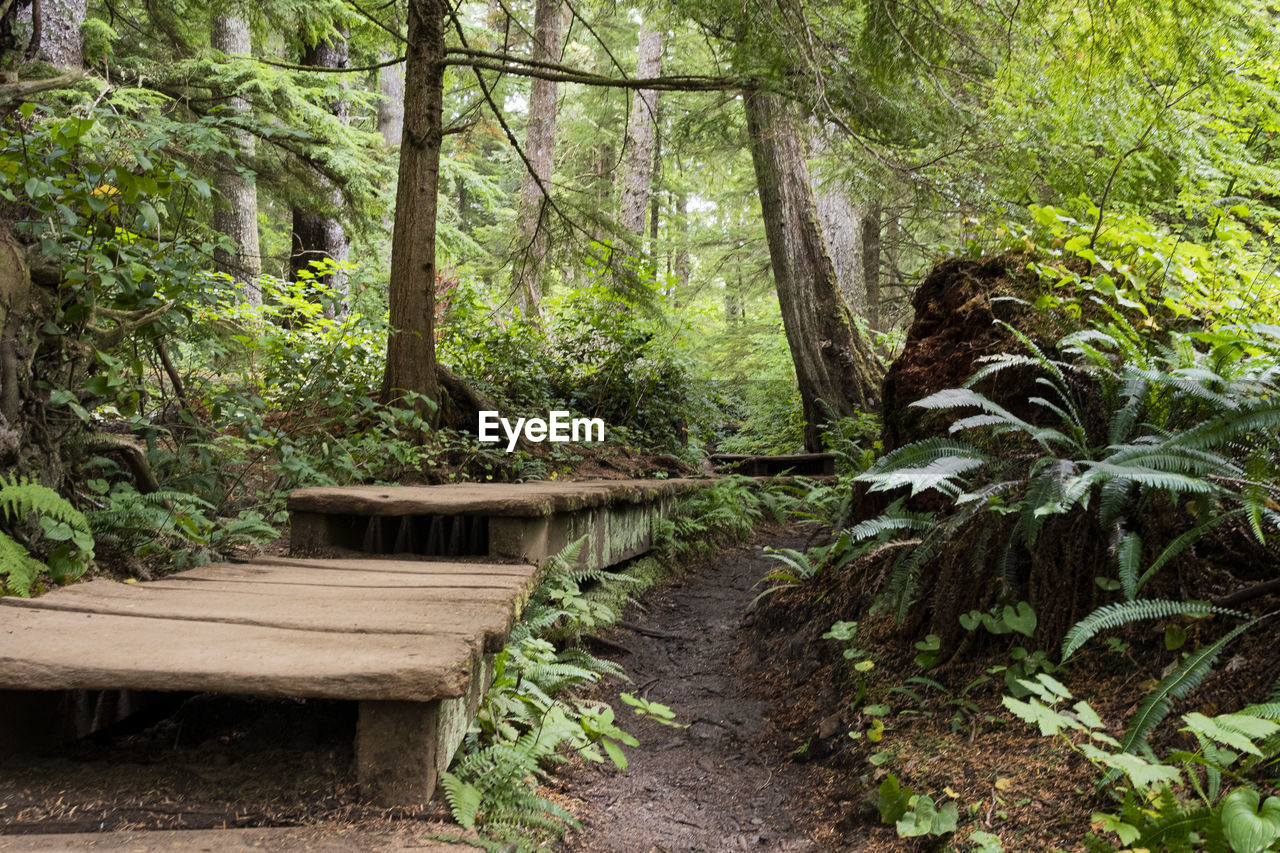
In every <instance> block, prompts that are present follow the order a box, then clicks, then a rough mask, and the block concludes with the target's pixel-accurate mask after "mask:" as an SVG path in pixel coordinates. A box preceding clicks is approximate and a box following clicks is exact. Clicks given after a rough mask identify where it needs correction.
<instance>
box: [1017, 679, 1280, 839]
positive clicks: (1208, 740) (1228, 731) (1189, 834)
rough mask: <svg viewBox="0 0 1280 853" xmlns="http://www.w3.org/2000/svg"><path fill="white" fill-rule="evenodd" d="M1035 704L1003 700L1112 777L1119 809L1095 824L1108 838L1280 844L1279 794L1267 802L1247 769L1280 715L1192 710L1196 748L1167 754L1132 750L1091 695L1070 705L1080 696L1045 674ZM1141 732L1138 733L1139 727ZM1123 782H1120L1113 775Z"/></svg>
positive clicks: (1032, 685)
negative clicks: (1095, 707) (1110, 732)
mask: <svg viewBox="0 0 1280 853" xmlns="http://www.w3.org/2000/svg"><path fill="white" fill-rule="evenodd" d="M1023 686H1024V687H1025V688H1026V690H1027V691H1028V693H1030V694H1033V696H1032V698H1031V699H1029V700H1028V701H1025V702H1024V701H1021V700H1018V699H1015V698H1013V697H1010V696H1006V697H1005V698H1004V705H1005V707H1006V708H1008V709H1009V710H1010V711H1011V712H1012V713H1013V714H1014V715H1015V716H1017V717H1019V718H1020V719H1022V720H1023V721H1024V722H1027V723H1029V724H1031V725H1034V726H1036V727H1037V728H1038V729H1039V730H1040V733H1041V734H1042V735H1044V736H1047V737H1056V738H1058V739H1059V740H1060V742H1062V743H1063V744H1064V745H1065V746H1067V747H1068V748H1070V749H1072V750H1074V751H1076V752H1078V753H1079V754H1080V755H1082V756H1083V757H1084V758H1086V759H1087V760H1088V761H1090V762H1091V763H1092V764H1093V765H1094V766H1095V767H1097V768H1098V770H1099V772H1100V773H1102V774H1103V775H1104V781H1109V782H1112V784H1109V785H1108V786H1107V788H1106V790H1107V794H1108V796H1110V797H1111V798H1112V800H1113V801H1114V802H1115V803H1116V805H1117V806H1118V810H1117V811H1116V812H1099V813H1097V814H1095V815H1094V816H1093V824H1094V826H1095V828H1097V829H1099V830H1100V831H1101V832H1102V833H1104V836H1106V835H1115V836H1116V837H1117V838H1118V840H1119V843H1120V846H1121V847H1123V848H1126V849H1139V848H1146V849H1151V850H1155V849H1164V850H1193V849H1200V846H1201V845H1202V844H1203V845H1204V846H1205V847H1206V848H1207V849H1215V850H1216V849H1220V850H1230V851H1233V853H1243V851H1252V853H1262V851H1266V850H1274V849H1276V848H1275V846H1274V845H1275V844H1276V842H1277V841H1280V798H1276V797H1267V798H1265V800H1264V799H1263V797H1262V796H1261V795H1260V794H1259V792H1258V790H1257V789H1256V788H1255V787H1254V785H1253V783H1252V782H1251V781H1250V780H1249V779H1247V778H1246V777H1245V776H1244V775H1243V773H1242V772H1241V771H1242V770H1243V769H1244V764H1243V763H1242V761H1241V759H1242V758H1245V757H1249V756H1253V757H1258V756H1261V755H1262V754H1263V750H1262V748H1261V747H1260V746H1259V744H1260V743H1261V742H1264V741H1266V740H1267V739H1269V738H1273V737H1274V736H1275V735H1276V734H1277V733H1280V716H1277V715H1275V714H1269V715H1268V714H1262V713H1249V712H1248V709H1246V711H1245V712H1241V713H1238V714H1219V715H1218V716H1216V717H1207V716H1205V715H1203V714H1197V713H1191V714H1186V715H1184V716H1183V718H1182V720H1183V723H1184V724H1185V725H1184V727H1183V729H1182V731H1184V732H1186V733H1188V734H1189V735H1191V736H1192V737H1193V738H1194V740H1195V742H1196V744H1197V748H1196V749H1195V750H1185V749H1179V750H1173V751H1171V752H1170V753H1169V755H1168V756H1167V757H1166V758H1165V759H1164V760H1163V761H1162V760H1159V759H1157V758H1156V756H1155V755H1154V754H1151V753H1150V752H1148V755H1147V757H1146V758H1142V757H1139V756H1136V755H1133V754H1130V753H1129V752H1128V751H1127V750H1126V748H1125V746H1124V745H1123V744H1121V743H1120V742H1118V741H1116V740H1115V739H1114V738H1112V737H1111V736H1110V735H1108V734H1106V731H1105V729H1106V725H1105V723H1104V722H1103V720H1102V719H1101V717H1099V716H1098V714H1097V713H1096V712H1095V711H1094V710H1093V708H1092V707H1090V706H1089V704H1088V703H1087V702H1084V701H1078V702H1076V703H1075V704H1074V705H1072V706H1071V708H1070V709H1069V710H1068V709H1066V708H1064V707H1060V706H1062V705H1064V704H1065V703H1066V702H1069V701H1070V700H1071V699H1072V698H1073V697H1072V695H1071V692H1070V691H1069V690H1067V688H1066V687H1064V686H1063V685H1062V684H1061V683H1059V682H1057V681H1055V680H1054V679H1052V678H1050V677H1049V676H1046V675H1039V676H1037V677H1036V678H1035V679H1033V680H1027V681H1024V682H1023ZM1131 734H1132V730H1131ZM1116 779H1119V780H1122V783H1120V784H1116V783H1114V781H1113V780H1116ZM1087 846H1088V847H1089V849H1091V850H1095V849H1096V850H1111V851H1114V850H1116V849H1119V848H1117V847H1116V846H1115V845H1113V844H1111V843H1110V842H1109V841H1108V840H1106V839H1105V837H1099V836H1091V838H1090V841H1089V844H1088V845H1087Z"/></svg>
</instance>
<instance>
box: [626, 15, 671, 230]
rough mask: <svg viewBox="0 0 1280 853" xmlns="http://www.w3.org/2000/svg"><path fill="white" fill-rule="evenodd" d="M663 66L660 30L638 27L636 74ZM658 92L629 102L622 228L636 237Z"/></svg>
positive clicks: (640, 93) (649, 172)
mask: <svg viewBox="0 0 1280 853" xmlns="http://www.w3.org/2000/svg"><path fill="white" fill-rule="evenodd" d="M661 66H662V33H660V32H658V31H656V30H650V29H648V28H647V26H642V27H641V28H640V44H639V50H638V52H637V57H636V77H637V78H640V79H647V78H650V77H657V76H658V74H659V73H660V71H661ZM657 116H658V93H657V92H656V91H654V90H653V89H637V90H636V93H635V95H634V96H633V98H632V101H631V122H630V124H629V125H628V126H627V156H626V161H625V163H624V165H623V172H622V209H621V214H620V216H619V221H620V222H621V224H622V227H623V228H625V229H626V230H627V231H629V232H631V233H632V234H635V235H636V236H637V237H640V236H643V234H644V213H645V208H646V207H647V206H648V203H649V184H650V179H651V178H652V176H653V144H654V137H655V132H656V130H657Z"/></svg>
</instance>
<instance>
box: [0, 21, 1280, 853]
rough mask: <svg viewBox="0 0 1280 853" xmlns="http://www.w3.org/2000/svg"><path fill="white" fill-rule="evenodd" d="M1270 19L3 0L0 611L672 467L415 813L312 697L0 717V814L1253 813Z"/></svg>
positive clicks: (1025, 834)
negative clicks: (805, 468)
mask: <svg viewBox="0 0 1280 853" xmlns="http://www.w3.org/2000/svg"><path fill="white" fill-rule="evenodd" d="M1278 32H1280V7H1278V6H1276V5H1275V4H1274V3H1273V2H1271V0H1202V2H1196V3H1186V2H1182V0H1145V2H1137V0H1110V1H1109V2H1106V3H1097V2H1094V0H1078V2H1074V3H1067V4H1062V3H1047V2H1044V0H1031V1H1030V2H1022V0H809V2H804V0H737V2H728V0H671V2H667V3H662V4H656V3H644V2H634V3H626V2H605V0H472V2H463V0H385V2H382V3H372V2H369V0H316V1H315V2H306V3H303V2H295V0H262V2H260V3H254V4H248V3H236V2H229V0H169V2H158V0H0V605H9V604H11V605H13V606H12V607H6V606H0V627H4V625H5V624H6V620H10V619H12V618H14V614H18V613H22V612H24V611H22V610H21V609H20V608H23V607H29V606H31V605H32V604H33V603H38V602H39V601H40V600H41V599H44V598H45V597H46V596H53V597H54V598H56V597H58V596H63V595H65V594H66V593H68V592H71V591H74V590H76V589H78V588H79V589H89V587H90V586H91V585H92V584H97V583H99V582H100V581H103V582H105V581H111V582H113V583H115V582H121V583H126V584H130V585H133V584H137V585H138V586H141V587H145V586H147V585H148V584H149V583H152V582H162V583H163V582H171V581H165V579H166V578H168V577H169V576H171V575H173V574H174V573H180V572H187V571H190V570H193V569H200V568H207V567H209V566H211V565H214V566H217V565H224V564H243V563H246V562H249V561H252V560H255V559H259V558H260V557H263V556H264V555H265V556H266V557H269V558H281V555H285V554H286V552H288V551H289V537H290V533H291V509H296V506H295V505H294V504H292V503H291V498H290V496H291V494H294V493H295V492H296V491H297V490H299V489H309V488H313V487H326V488H330V489H343V488H352V487H371V486H378V487H387V488H391V487H395V486H444V485H446V484H476V485H483V486H485V487H486V488H490V487H493V488H497V487H498V486H502V487H510V488H511V489H517V488H536V487H547V488H549V487H552V486H554V487H557V488H558V487H560V484H573V483H579V482H585V481H591V482H595V481H610V482H612V481H618V482H623V481H625V482H626V483H632V482H633V481H672V486H673V488H674V487H675V485H676V482H675V481H679V483H681V484H683V483H685V481H696V483H695V485H696V488H695V487H694V486H689V487H688V490H686V491H682V492H680V493H679V497H678V498H675V499H673V500H674V503H672V504H671V506H670V507H667V505H666V504H663V505H662V506H663V507H666V508H665V509H663V510H662V511H661V512H657V513H656V514H655V515H654V516H653V518H652V521H651V522H646V523H651V524H652V527H653V534H652V542H651V543H649V545H647V546H646V547H647V548H648V550H647V552H646V553H645V554H644V555H643V556H639V557H635V558H630V557H629V558H628V560H627V561H624V562H618V563H617V564H615V565H609V566H605V567H602V568H594V569H590V570H588V569H584V568H582V565H583V563H582V559H584V558H583V557H582V554H583V553H584V548H586V549H587V550H589V549H590V547H591V546H584V545H583V544H582V542H578V543H577V544H576V545H574V544H570V545H569V546H568V547H567V548H565V549H564V551H562V552H561V553H560V554H558V555H557V556H555V557H554V558H552V559H550V560H548V561H546V562H544V563H542V564H541V568H540V570H539V574H538V577H539V580H538V585H537V586H536V588H534V589H533V590H532V592H531V593H529V594H528V595H527V596H526V598H527V600H522V601H521V602H520V604H521V605H522V606H523V613H522V614H521V615H520V618H519V619H518V620H517V621H516V622H514V624H513V625H510V626H509V636H508V637H506V643H505V646H504V647H503V648H502V650H501V651H500V652H498V653H497V657H496V661H497V663H496V665H495V667H494V668H493V670H492V673H491V675H492V684H491V686H490V687H489V688H488V691H487V693H485V694H484V696H483V697H482V700H481V701H480V703H479V706H478V710H477V711H476V712H475V713H474V714H473V717H474V718H473V719H471V720H470V726H469V728H468V729H467V731H466V735H465V738H464V739H463V740H462V745H461V748H460V750H459V752H458V754H457V756H456V757H455V758H454V759H453V762H452V764H451V765H449V769H448V770H447V771H445V772H442V773H441V775H440V786H439V789H438V791H437V794H436V796H435V798H434V799H433V800H431V801H430V802H423V803H417V804H414V805H413V806H412V807H409V808H396V809H385V808H377V807H375V806H373V805H370V804H368V803H367V802H365V801H364V800H362V797H361V794H360V786H359V785H358V784H357V783H356V781H355V779H356V777H355V775H353V774H355V772H356V771H355V770H353V769H352V768H353V764H354V763H358V762H357V760H356V759H353V758H352V755H351V753H350V750H351V746H350V744H349V743H347V742H346V741H343V742H342V745H341V746H339V747H333V748H330V746H331V745H330V741H329V740H327V738H329V737H330V736H331V735H330V732H329V730H330V729H332V728H335V727H341V726H347V727H348V728H349V727H350V726H351V725H352V722H351V719H350V715H351V714H352V713H354V712H353V711H351V710H350V709H349V708H348V709H346V710H343V709H344V708H346V707H347V706H345V705H342V703H337V702H334V703H332V704H331V705H330V704H325V703H324V702H319V701H316V702H313V701H311V700H302V699H296V700H295V699H290V698H276V699H271V700H268V699H266V698H261V697H259V698H257V699H235V700H234V701H232V700H231V699H228V700H226V701H227V702H228V703H231V704H228V705H225V706H224V705H222V704H218V703H221V702H223V700H222V699H216V700H211V699H207V698H200V697H196V698H185V699H184V700H183V701H184V702H185V704H182V705H181V706H172V707H169V709H168V711H167V712H166V713H167V714H169V716H168V717H167V718H165V717H162V716H157V715H153V717H152V718H149V719H148V720H147V722H146V725H145V726H143V725H141V724H139V725H136V726H134V728H133V729H132V730H130V731H128V732H126V733H125V734H123V735H110V737H113V738H114V740H112V739H110V737H107V736H102V737H98V736H95V737H96V740H94V739H89V740H91V741H92V743H91V744H90V745H84V744H79V742H78V743H77V745H73V746H72V747H69V748H70V749H72V750H73V752H72V753H70V754H71V755H72V758H70V759H67V758H66V757H65V756H64V757H62V758H53V759H51V758H48V757H42V758H39V759H28V758H24V757H21V756H20V755H19V754H18V753H19V751H14V752H13V754H12V755H10V754H8V751H9V748H8V742H7V741H6V740H5V736H4V734H3V733H2V732H0V744H4V746H3V748H2V749H0V753H2V754H0V847H4V846H5V844H4V841H5V839H6V837H7V836H12V837H13V838H18V837H19V836H22V835H28V834H32V833H58V832H63V833H88V832H105V833H112V832H118V831H126V830H127V831H135V830H136V831H160V830H166V831H171V830H178V829H184V830H192V831H194V830H197V829H199V830H208V831H224V832H225V831H232V830H234V831H237V832H239V831H244V832H252V831H262V832H268V831H277V830H278V831H282V832H283V831H285V830H288V831H290V832H297V831H301V830H302V829H305V830H306V831H307V832H314V833H316V835H315V836H314V837H312V836H306V838H305V839H302V836H294V835H289V836H287V838H286V836H279V837H278V838H277V840H276V841H274V842H271V843H274V844H276V845H277V846H276V847H273V848H271V849H344V848H345V849H404V848H402V847H396V846H394V845H393V844H392V842H393V841H395V842H396V843H400V842H406V839H413V840H414V841H415V843H416V842H417V841H420V840H422V839H424V838H426V839H430V843H441V844H444V843H459V844H463V845H471V846H474V847H482V848H485V849H489V850H502V851H508V850H535V849H559V850H583V851H587V850H649V849H655V850H733V849H746V848H748V847H750V848H751V849H761V850H779V851H793V850H794V851H802V850H805V851H807V850H872V851H876V850H884V851H924V850H957V851H982V852H983V853H992V851H1000V850H1009V851H1015V850H1026V851H1039V850H1063V851H1076V850H1085V851H1135V853H1136V851H1149V853H1155V851H1165V850H1168V851H1192V850H1205V851H1224V852H1225V853H1263V851H1280V648H1278V647H1277V645H1276V643H1275V637H1276V636H1277V623H1276V622H1275V621H1273V620H1274V617H1276V616H1277V615H1278V614H1280V569H1278V568H1277V567H1278V566H1280V562H1278V558H1280V550H1278V546H1277V544H1276V543H1277V537H1278V536H1280V393H1278V392H1280V243H1278V240H1277V232H1276V229H1277V226H1278V225H1280V160H1278V159H1277V156H1278V155H1280V150H1278V149H1280V38H1277V33H1278ZM517 422H519V423H520V424H521V426H517V425H516V424H517ZM538 424H541V427H538ZM593 424H594V425H602V427H603V440H596V439H597V438H599V433H598V432H595V431H594V430H593V427H592V426H591V425H593ZM570 425H572V429H571V430H570ZM579 427H586V428H585V429H584V430H583V431H582V433H583V435H584V436H585V438H580V436H579ZM538 429H540V430H541V432H540V433H539V432H538ZM557 429H558V430H559V432H557V431H556V430H557ZM548 432H550V433H551V437H552V439H553V440H550V441H548V440H545V439H546V437H547V434H548ZM561 438H566V440H561ZM808 454H826V455H825V456H823V457H821V458H822V459H826V460H828V461H829V462H833V463H834V472H835V473H834V474H823V475H819V474H813V475H798V474H796V473H794V472H792V471H790V470H789V469H788V470H787V471H784V473H783V474H782V475H780V476H773V477H749V476H745V475H744V474H742V473H733V472H732V470H731V466H730V468H726V467H725V460H726V459H731V460H741V459H754V458H756V457H788V458H791V457H794V459H795V460H797V461H796V462H794V463H780V464H787V465H789V464H796V465H798V464H800V463H799V461H798V460H801V459H808V458H819V457H810V456H808ZM746 464H747V463H745V462H744V463H743V465H744V468H743V471H744V472H745V471H746V468H745V465H746ZM537 484H541V486H538V485H537ZM680 488H681V489H684V488H685V486H683V485H682V486H680ZM514 493H515V492H514V491H513V492H512V494H514ZM672 494H675V492H673V493H672ZM369 529H370V530H371V531H372V530H373V529H374V528H373V527H372V526H370V528H369ZM458 529H459V530H461V529H462V528H458ZM467 529H468V530H471V529H472V528H467ZM476 529H478V528H476ZM293 535H294V542H295V544H296V543H297V541H298V539H297V530H294V531H293ZM378 535H379V536H380V535H381V534H380V533H379V534H378ZM459 535H461V534H459ZM476 535H478V534H476ZM368 536H373V534H372V533H370V534H368ZM368 536H367V537H366V540H367V539H368ZM403 538H404V534H401V539H402V540H403ZM366 550H368V549H367V548H366ZM392 550H400V549H399V547H398V546H397V547H396V548H394V549H392ZM379 553H381V552H379ZM424 553H425V552H424ZM455 553H456V552H455ZM348 556H349V555H348ZM354 594H355V593H353V595H354ZM50 600H53V599H50ZM700 602H701V603H700ZM517 609H519V607H517ZM664 620H665V621H664ZM726 620H727V621H726ZM722 623H723V624H722ZM12 624H16V623H12ZM9 633H10V634H12V633H13V631H12V625H11V630H10V631H9ZM351 636H353V637H355V638H357V642H358V638H359V637H361V636H364V635H363V634H353V635H351ZM8 642H10V641H8V640H5V639H4V638H3V635H0V687H5V688H14V687H15V684H16V682H15V681H14V680H13V679H12V678H10V677H9V676H6V675H4V671H5V670H6V669H10V670H12V668H13V667H14V666H15V665H16V664H14V662H13V661H14V656H12V655H9V654H8V653H6V652H5V651H4V645H5V644H7V643H8ZM61 642H62V639H61V638H58V637H51V638H50V639H49V640H48V642H47V645H57V644H59V643H61ZM19 663H20V662H19ZM14 671H16V670H14ZM700 679H701V680H700ZM22 686H23V688H24V689H28V688H29V689H32V690H36V691H39V690H41V689H42V687H43V685H41V684H40V683H26V682H23V685H22ZM8 692H9V691H8V690H0V706H2V705H3V702H4V701H7V700H5V699H4V696H5V695H6V694H7V693H8ZM482 692H483V691H482ZM713 695H714V696H715V697H718V698H714V699H713V698H708V697H711V696H713ZM236 703H239V704H236ZM706 703H711V704H706ZM717 703H718V704H717ZM0 713H5V714H7V713H8V712H0ZM362 713H363V712H362ZM307 714H312V715H319V716H306V715H307ZM735 714H738V715H745V716H735ZM175 715H176V716H175ZM295 715H301V716H295ZM326 715H329V716H326ZM344 715H346V716H344ZM264 721H265V722H264ZM215 724H216V725H215ZM217 725H221V726H224V727H225V728H224V729H217V731H222V732H223V734H222V735H215V734H208V735H207V736H203V737H204V740H201V739H200V738H201V737H202V736H198V735H197V734H195V732H197V731H204V729H205V728H208V729H209V731H210V732H212V731H214V730H215V729H216V726H217ZM147 726H150V728H147ZM183 732H186V734H185V735H183V734H182V733H183ZM184 737H185V738H187V741H188V743H187V744H185V745H183V744H182V743H180V742H181V741H182V739H183V738H184ZM346 737H347V738H348V740H349V737H350V733H349V732H348V734H347V735H346ZM673 739H674V740H673ZM86 743H88V741H86ZM624 747H625V749H624ZM255 749H256V750H257V752H254V751H253V750H255ZM344 750H345V751H344ZM215 754H216V755H215ZM211 756H215V757H216V760H215V757H211ZM228 756H230V757H228ZM67 761H71V762H72V764H70V765H68V764H66V762H67ZM165 761H169V762H171V765H165V763H164V762H165ZM58 762H63V763H58ZM446 763H447V762H446ZM227 764H229V765H232V766H235V767H240V768H242V769H245V768H247V769H246V772H249V770H252V769H254V768H256V770H255V771H254V773H255V774H256V775H254V778H255V781H254V782H253V783H251V784H247V785H246V784H243V777H241V781H240V782H238V783H234V784H233V783H231V782H226V785H228V786H230V787H222V786H223V781H217V782H215V781H210V780H211V779H212V778H213V776H218V779H219V780H221V776H219V775H218V774H219V773H220V772H221V771H220V770H219V769H218V768H221V767H222V766H223V765H227ZM166 766H172V767H177V768H179V769H178V770H173V771H172V772H173V773H177V774H178V776H181V777H183V778H187V777H189V778H190V779H192V780H195V781H192V782H191V783H190V784H191V785H192V786H194V787H190V788H186V787H182V786H183V785H186V784H187V782H182V783H179V782H177V781H174V778H177V777H173V778H170V777H167V776H166V777H164V778H165V780H166V781H165V782H164V783H163V784H161V783H159V782H156V781H155V779H156V778H159V777H153V776H148V775H147V774H148V773H152V772H161V771H159V770H157V771H153V769H148V768H153V767H156V768H162V769H163V768H164V767H166ZM190 767H196V768H204V769H198V770H197V771H190V770H189V768H190ZM181 768H187V769H181ZM209 768H213V769H212V770H211V769H209ZM206 771H207V772H206ZM163 772H170V771H163ZM251 775H252V774H251ZM628 778H630V779H631V780H632V781H626V780H627V779H628ZM272 786H275V787H272ZM324 786H331V787H332V788H333V790H335V791H336V792H337V793H326V794H320V793H317V791H319V790H321V789H322V788H324ZM673 786H674V788H673ZM682 786H683V787H682ZM326 790H327V789H326ZM672 790H680V791H686V792H692V793H687V796H686V795H685V794H682V795H681V796H686V799H685V800H680V801H677V800H676V799H673V797H674V796H675V795H674V794H672V793H671V791H672ZM157 791H160V792H161V793H159V794H158V793H156V792H157ZM156 797H160V798H161V799H162V800H163V803H162V804H161V805H157V803H160V802H161V799H156ZM7 806H11V808H8V810H7V811H6V807H7ZM77 810H80V816H79V817H75V816H73V813H75V812H76V811H77ZM664 821H665V822H664ZM299 828H301V829H299ZM345 833H352V834H350V835H347V834H345ZM646 833H648V834H646ZM271 837H272V838H276V836H271ZM68 838H70V836H68ZM213 838H214V840H212V841H205V842H203V843H206V844H209V843H211V844H214V845H215V846H214V847H213V848H206V849H219V846H221V845H225V844H230V843H231V842H230V841H228V840H226V837H224V839H223V840H222V841H219V840H217V838H218V836H214V837H213ZM236 838H237V839H238V840H237V841H236V842H235V843H237V844H238V843H246V844H248V843H249V842H248V841H244V839H247V838H249V836H243V837H242V836H236ZM263 838H267V836H263ZM281 838H284V839H285V840H283V841H282V840H280V839H281ZM300 839H302V840H300ZM317 839H320V841H323V842H324V843H330V844H333V845H335V846H332V847H324V846H320V847H311V846H307V845H308V844H318V843H320V841H317ZM334 839H338V840H337V841H335V840H334ZM342 839H345V841H343V840H342ZM304 842H305V843H304ZM85 843H86V844H87V843H89V842H85ZM121 843H123V842H121ZM157 843H159V842H157ZM264 843H265V842H264ZM424 843H427V842H424ZM68 845H70V841H69V840H68ZM267 846H268V847H270V844H267ZM410 846H413V845H412V844H411V845H410ZM14 849H18V848H14ZM33 849H36V848H33ZM39 849H57V848H56V847H54V848H39ZM67 849H73V848H72V847H71V846H68V847H67ZM75 849H79V848H75ZM148 849H150V848H148ZM156 849H159V848H156ZM164 849H169V848H168V847H165V848H164ZM193 849H199V848H193ZM441 849H444V848H441ZM450 849H452V848H450ZM459 849H463V848H462V847H460V848H459Z"/></svg>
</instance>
